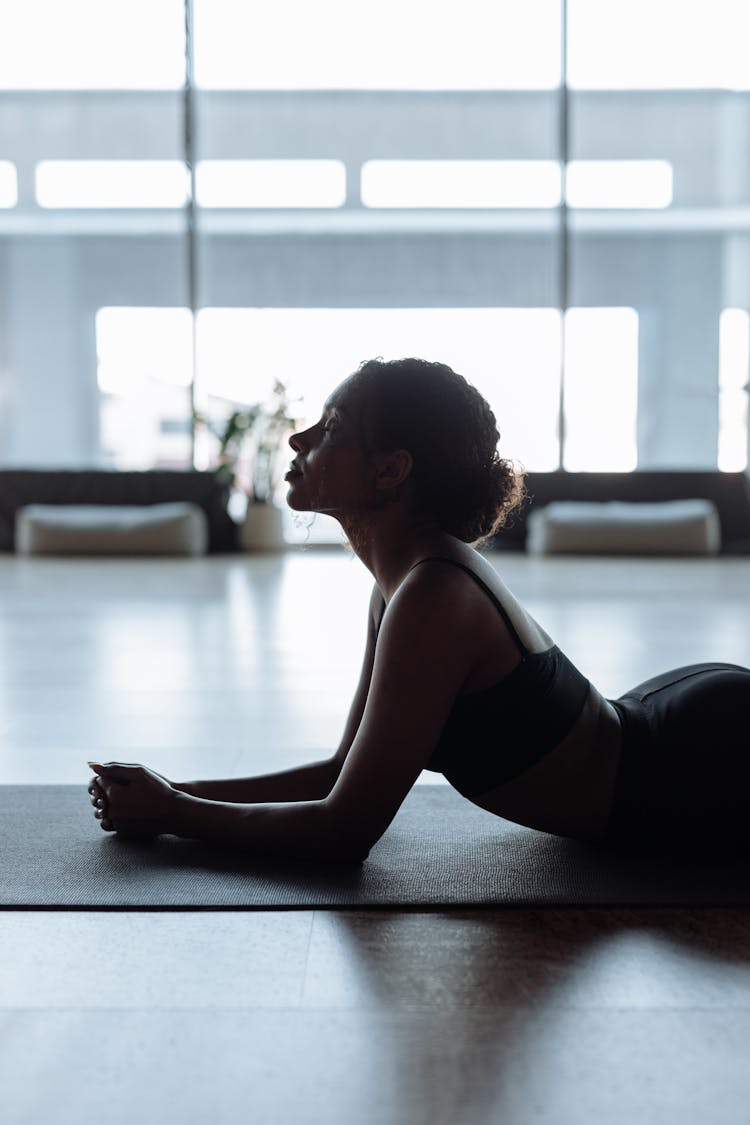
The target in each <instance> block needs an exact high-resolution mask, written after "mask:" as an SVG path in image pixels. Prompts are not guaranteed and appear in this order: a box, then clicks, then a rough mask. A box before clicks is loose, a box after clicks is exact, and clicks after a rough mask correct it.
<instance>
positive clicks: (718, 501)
mask: <svg viewBox="0 0 750 1125" xmlns="http://www.w3.org/2000/svg"><path fill="white" fill-rule="evenodd" d="M526 489H527V492H528V500H527V501H526V503H525V504H524V505H523V507H522V508H521V509H520V510H519V511H517V512H515V513H514V514H513V515H512V516H511V518H510V521H509V523H508V525H507V526H506V527H504V528H503V529H502V531H501V532H500V533H499V534H498V535H496V536H495V537H494V538H493V539H492V540H491V542H490V546H491V547H493V548H496V549H498V550H504V551H523V550H524V549H525V546H526V521H527V519H528V516H529V513H530V512H531V511H532V510H533V509H534V508H538V507H543V506H544V505H545V504H550V503H552V502H553V501H555V500H582V501H604V500H622V501H627V502H631V503H638V502H641V503H643V502H650V503H656V502H659V501H662V500H693V499H701V500H711V501H712V502H713V503H714V504H715V505H716V508H717V510H718V513H719V521H720V523H721V539H722V548H721V550H722V554H730V555H744V554H750V477H748V474H747V473H720V472H698V471H689V470H685V471H679V470H645V469H644V470H637V471H636V472H633V473H569V472H563V471H559V472H552V473H528V474H527V476H526Z"/></svg>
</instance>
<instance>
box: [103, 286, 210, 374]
mask: <svg viewBox="0 0 750 1125" xmlns="http://www.w3.org/2000/svg"><path fill="white" fill-rule="evenodd" d="M96 343H97V355H98V376H97V377H98V382H99V389H100V390H101V391H104V392H106V393H107V394H114V395H129V394H131V393H132V391H133V388H134V387H136V388H140V387H142V386H143V385H144V384H145V383H149V382H153V383H168V384H170V385H171V386H176V387H188V386H189V385H190V379H191V377H192V366H193V365H192V360H191V355H192V329H191V316H190V309H183V308H127V307H109V308H102V309H99V311H98V312H97V314H96Z"/></svg>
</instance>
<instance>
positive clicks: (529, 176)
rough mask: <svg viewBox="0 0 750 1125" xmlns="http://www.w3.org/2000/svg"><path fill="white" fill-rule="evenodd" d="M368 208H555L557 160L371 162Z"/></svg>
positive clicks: (365, 190)
mask: <svg viewBox="0 0 750 1125" xmlns="http://www.w3.org/2000/svg"><path fill="white" fill-rule="evenodd" d="M361 195H362V202H363V204H364V205H365V207H519V208H524V207H556V206H557V204H558V203H559V202H560V166H559V164H558V163H557V162H556V161H554V160H368V161H367V162H366V163H365V164H363V166H362V186H361Z"/></svg>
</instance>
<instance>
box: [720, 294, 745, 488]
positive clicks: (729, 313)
mask: <svg viewBox="0 0 750 1125" xmlns="http://www.w3.org/2000/svg"><path fill="white" fill-rule="evenodd" d="M748 387H750V313H748V311H747V309H724V311H723V312H722V314H721V319H720V321H719V454H718V466H719V468H720V469H721V470H722V472H726V473H732V472H741V471H742V470H743V469H746V468H747V445H748V407H747V399H748Z"/></svg>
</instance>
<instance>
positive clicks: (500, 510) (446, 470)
mask: <svg viewBox="0 0 750 1125" xmlns="http://www.w3.org/2000/svg"><path fill="white" fill-rule="evenodd" d="M352 390H353V391H354V393H355V395H356V399H357V401H358V403H359V407H360V417H361V424H362V427H363V436H364V440H365V445H366V447H367V448H368V449H369V452H376V451H382V450H392V449H407V450H408V451H409V452H410V453H411V455H412V459H413V468H412V479H413V482H414V489H415V499H416V503H417V506H418V508H419V510H420V511H422V512H424V513H426V514H429V515H431V516H433V517H434V518H435V519H437V521H438V523H439V525H440V527H441V528H442V530H443V531H446V532H447V533H448V534H449V535H454V536H455V537H456V538H457V539H461V540H463V542H465V543H473V544H477V543H481V542H483V541H484V540H486V539H489V538H490V537H491V536H492V535H494V534H496V532H497V531H499V529H500V528H501V527H502V526H503V524H504V523H505V521H506V519H507V518H508V516H509V514H510V513H511V512H512V511H513V509H514V508H516V507H517V506H518V505H519V504H520V502H521V500H522V499H523V496H524V485H523V472H522V471H521V470H520V469H518V468H517V467H516V466H515V465H514V464H513V463H512V462H511V461H508V460H506V459H504V458H502V457H500V456H499V454H498V452H497V444H498V441H499V440H500V435H499V433H498V429H497V423H496V421H495V415H494V414H493V412H492V410H491V409H490V407H489V405H488V403H487V402H486V400H485V399H484V398H483V397H482V395H481V394H480V393H479V391H478V390H477V389H476V387H473V386H472V385H471V384H470V383H468V382H467V381H466V379H464V377H463V376H462V375H458V374H457V373H456V372H455V371H453V369H452V368H450V367H448V366H447V365H446V364H444V363H433V362H429V361H428V360H424V359H397V360H389V361H385V360H383V359H381V358H377V359H370V360H365V361H364V362H363V363H362V364H360V366H359V368H358V370H357V371H356V372H355V375H354V377H353V379H352Z"/></svg>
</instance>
